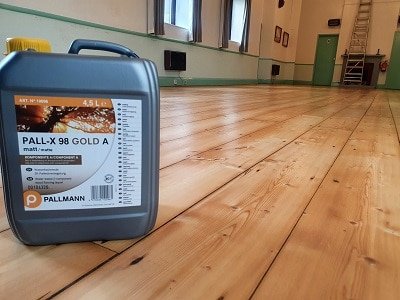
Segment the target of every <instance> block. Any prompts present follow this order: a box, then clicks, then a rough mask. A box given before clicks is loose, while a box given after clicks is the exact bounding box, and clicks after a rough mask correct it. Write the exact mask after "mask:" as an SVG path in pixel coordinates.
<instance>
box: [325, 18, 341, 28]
mask: <svg viewBox="0 0 400 300" xmlns="http://www.w3.org/2000/svg"><path fill="white" fill-rule="evenodd" d="M328 26H329V27H335V26H340V19H329V20H328Z"/></svg>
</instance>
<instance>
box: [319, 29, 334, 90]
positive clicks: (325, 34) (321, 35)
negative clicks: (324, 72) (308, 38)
mask: <svg viewBox="0 0 400 300" xmlns="http://www.w3.org/2000/svg"><path fill="white" fill-rule="evenodd" d="M327 36H332V37H337V41H338V43H337V45H336V54H335V58H334V61H333V72H332V78H331V85H330V86H332V79H333V74H334V73H335V65H336V55H337V48H338V46H339V34H333V33H332V34H331V33H321V34H318V36H317V42H316V43H315V55H314V67H313V77H312V85H313V86H314V85H315V84H314V82H315V64H316V62H317V51H318V41H319V38H320V37H327Z"/></svg>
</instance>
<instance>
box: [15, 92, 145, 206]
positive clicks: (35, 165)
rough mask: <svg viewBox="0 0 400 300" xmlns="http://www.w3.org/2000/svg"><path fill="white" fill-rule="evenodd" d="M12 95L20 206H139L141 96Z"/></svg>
mask: <svg viewBox="0 0 400 300" xmlns="http://www.w3.org/2000/svg"><path fill="white" fill-rule="evenodd" d="M14 99H15V108H16V115H17V131H18V144H19V155H20V156H19V157H20V167H21V173H22V183H23V189H24V194H23V195H24V197H23V198H24V199H23V201H24V206H25V210H35V211H37V210H66V209H90V208H116V207H128V206H140V205H141V174H142V102H141V101H140V100H133V99H104V98H68V97H47V96H43V97H40V96H39V97H38V96H15V97H14Z"/></svg>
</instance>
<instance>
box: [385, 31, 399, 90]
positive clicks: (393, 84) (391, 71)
mask: <svg viewBox="0 0 400 300" xmlns="http://www.w3.org/2000/svg"><path fill="white" fill-rule="evenodd" d="M399 66H400V32H396V33H395V34H394V40H393V47H392V55H391V57H390V62H389V68H388V73H387V76H386V87H387V88H388V89H397V90H399V89H400V67H399Z"/></svg>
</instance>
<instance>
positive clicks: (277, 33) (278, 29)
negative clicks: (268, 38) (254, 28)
mask: <svg viewBox="0 0 400 300" xmlns="http://www.w3.org/2000/svg"><path fill="white" fill-rule="evenodd" d="M281 37H282V28H281V27H279V26H275V36H274V41H275V42H277V43H280V42H281Z"/></svg>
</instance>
